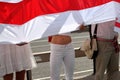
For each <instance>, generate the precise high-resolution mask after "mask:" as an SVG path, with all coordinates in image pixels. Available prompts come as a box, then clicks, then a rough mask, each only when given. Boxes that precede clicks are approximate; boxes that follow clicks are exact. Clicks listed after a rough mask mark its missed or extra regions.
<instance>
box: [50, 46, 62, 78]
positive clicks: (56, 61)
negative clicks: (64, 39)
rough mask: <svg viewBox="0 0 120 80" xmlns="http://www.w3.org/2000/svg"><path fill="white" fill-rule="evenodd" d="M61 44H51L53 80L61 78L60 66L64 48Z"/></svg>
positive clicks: (51, 72)
mask: <svg viewBox="0 0 120 80" xmlns="http://www.w3.org/2000/svg"><path fill="white" fill-rule="evenodd" d="M59 48H60V45H55V44H53V45H51V54H50V76H51V80H60V78H59V77H60V68H61V65H62V62H63V55H62V52H63V51H62V50H61V49H60V50H59Z"/></svg>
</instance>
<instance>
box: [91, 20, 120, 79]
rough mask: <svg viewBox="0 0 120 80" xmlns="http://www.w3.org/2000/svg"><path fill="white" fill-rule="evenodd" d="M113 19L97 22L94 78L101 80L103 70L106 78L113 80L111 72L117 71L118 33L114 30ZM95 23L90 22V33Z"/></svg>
mask: <svg viewBox="0 0 120 80" xmlns="http://www.w3.org/2000/svg"><path fill="white" fill-rule="evenodd" d="M114 26H115V20H113V21H108V22H103V23H98V26H97V35H96V36H97V43H98V55H97V57H96V66H95V67H96V73H95V80H103V77H104V73H105V70H106V69H107V72H106V75H107V80H115V77H113V74H114V73H115V72H117V71H119V54H118V53H119V46H118V42H117V39H118V33H117V32H115V31H114ZM94 28H95V25H94V24H92V34H93V32H94Z"/></svg>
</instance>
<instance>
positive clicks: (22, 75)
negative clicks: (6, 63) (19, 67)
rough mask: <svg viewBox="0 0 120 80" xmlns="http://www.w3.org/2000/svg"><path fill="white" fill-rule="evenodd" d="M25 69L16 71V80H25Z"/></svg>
mask: <svg viewBox="0 0 120 80" xmlns="http://www.w3.org/2000/svg"><path fill="white" fill-rule="evenodd" d="M25 72H26V71H25V70H23V71H20V72H16V80H25Z"/></svg>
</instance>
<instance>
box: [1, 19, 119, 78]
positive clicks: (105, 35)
mask: <svg viewBox="0 0 120 80" xmlns="http://www.w3.org/2000/svg"><path fill="white" fill-rule="evenodd" d="M95 25H96V24H91V26H92V29H91V31H92V33H93V31H94V28H95ZM97 25H98V26H97V34H96V39H97V46H98V55H97V57H96V59H95V60H96V62H95V64H96V65H95V68H96V72H95V74H94V80H103V79H104V73H105V71H106V75H107V80H115V77H113V76H112V75H113V74H114V73H115V72H117V71H119V46H118V42H117V39H118V36H119V35H118V33H117V32H115V31H114V26H115V20H113V21H108V22H103V23H98V24H97ZM84 28H85V26H83V25H82V26H80V30H81V29H84ZM70 34H71V33H70V32H69V33H63V34H57V35H52V36H51V37H50V41H49V42H50V50H51V54H50V77H51V80H60V69H61V66H62V64H63V66H64V70H65V78H66V80H73V73H74V66H75V51H74V48H73V45H72V39H71V36H70ZM34 67H36V62H35V59H34V57H33V54H32V51H31V47H30V45H29V43H20V44H0V76H1V77H3V79H4V80H13V78H14V76H13V75H14V74H15V75H16V76H15V78H16V80H25V74H26V71H27V70H31V69H33V68H34Z"/></svg>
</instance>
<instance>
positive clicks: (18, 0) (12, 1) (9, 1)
mask: <svg viewBox="0 0 120 80" xmlns="http://www.w3.org/2000/svg"><path fill="white" fill-rule="evenodd" d="M20 1H22V0H0V2H8V3H18V2H20Z"/></svg>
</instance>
